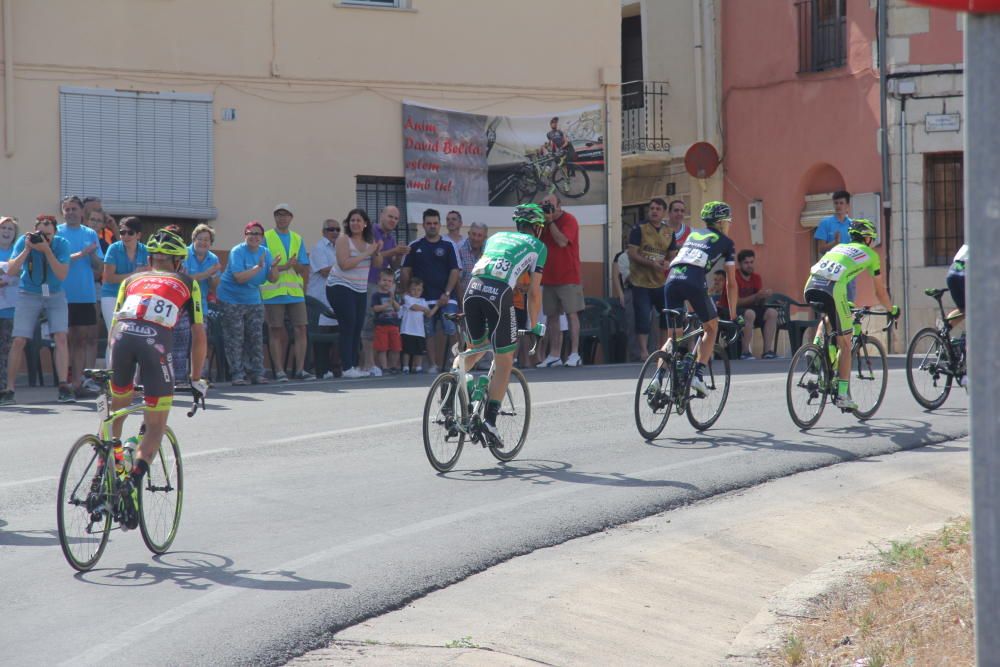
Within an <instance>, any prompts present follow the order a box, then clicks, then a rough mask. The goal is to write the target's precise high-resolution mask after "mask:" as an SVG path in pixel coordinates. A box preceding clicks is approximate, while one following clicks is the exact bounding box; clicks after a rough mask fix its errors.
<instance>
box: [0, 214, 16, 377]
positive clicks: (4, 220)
mask: <svg viewBox="0 0 1000 667" xmlns="http://www.w3.org/2000/svg"><path fill="white" fill-rule="evenodd" d="M16 239H17V218H14V217H11V216H7V215H5V216H3V217H0V397H2V396H3V395H4V392H5V391H6V390H7V360H8V357H9V356H10V344H11V341H12V340H13V339H12V337H11V332H13V331H14V305H15V304H16V303H17V282H18V277H17V276H16V275H11V274H9V273H7V265H8V264H7V263H8V260H9V259H10V258H11V254H12V253H13V251H14V241H15V240H16Z"/></svg>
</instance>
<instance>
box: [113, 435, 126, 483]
mask: <svg viewBox="0 0 1000 667" xmlns="http://www.w3.org/2000/svg"><path fill="white" fill-rule="evenodd" d="M114 455H115V474H116V475H118V478H119V479H122V480H124V479H125V451H124V449H123V448H122V441H121V440H119V439H118V438H115V448H114Z"/></svg>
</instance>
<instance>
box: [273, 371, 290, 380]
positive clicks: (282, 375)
mask: <svg viewBox="0 0 1000 667" xmlns="http://www.w3.org/2000/svg"><path fill="white" fill-rule="evenodd" d="M274 381H275V382H288V376H287V375H286V374H285V371H278V372H277V373H275V374H274Z"/></svg>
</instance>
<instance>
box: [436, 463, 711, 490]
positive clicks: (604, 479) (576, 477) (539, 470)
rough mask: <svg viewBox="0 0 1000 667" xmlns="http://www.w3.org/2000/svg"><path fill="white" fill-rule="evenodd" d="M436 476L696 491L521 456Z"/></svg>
mask: <svg viewBox="0 0 1000 667" xmlns="http://www.w3.org/2000/svg"><path fill="white" fill-rule="evenodd" d="M438 477H442V478H444V479H450V480H454V481H459V482H500V481H503V480H506V479H516V480H520V481H524V482H529V483H531V484H541V485H547V484H556V483H558V482H566V483H569V484H592V485H596V486H612V487H620V488H643V487H668V486H669V487H675V488H678V489H686V490H688V491H700V489H699V488H698V487H697V486H695V485H693V484H687V483H685V482H678V481H676V480H667V479H662V480H661V479H640V478H638V477H630V476H629V475H626V474H624V473H620V472H594V471H583V470H576V469H574V468H573V464H571V463H567V462H565V461H552V460H546V459H523V460H517V461H512V462H509V463H498V464H497V465H496V466H495V467H492V468H480V469H467V470H452V471H451V472H447V473H438Z"/></svg>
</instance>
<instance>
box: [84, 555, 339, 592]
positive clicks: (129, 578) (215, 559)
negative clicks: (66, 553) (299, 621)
mask: <svg viewBox="0 0 1000 667" xmlns="http://www.w3.org/2000/svg"><path fill="white" fill-rule="evenodd" d="M153 561H154V562H152V563H148V562H143V563H129V564H128V565H126V566H124V567H121V568H102V569H95V570H91V571H90V572H80V573H78V574H76V575H75V577H76V578H77V579H78V580H80V581H82V582H85V583H88V584H93V585H96V586H117V587H129V586H157V585H162V584H174V585H175V586H177V587H179V588H182V589H185V590H195V591H202V590H207V589H209V588H212V587H213V586H226V587H229V588H248V589H253V590H258V591H281V592H287V591H314V590H324V589H327V590H329V589H332V590H339V589H345V588H350V587H351V586H350V584H345V583H342V582H339V581H319V580H316V579H306V578H305V577H300V576H299V575H297V574H296V573H295V572H294V571H292V570H262V571H259V572H256V571H253V570H246V569H237V568H234V567H233V566H234V565H235V562H234V561H233V559H231V558H229V557H228V556H222V555H219V554H213V553H208V552H202V551H174V552H171V553H167V554H163V555H162V556H154V557H153Z"/></svg>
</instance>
